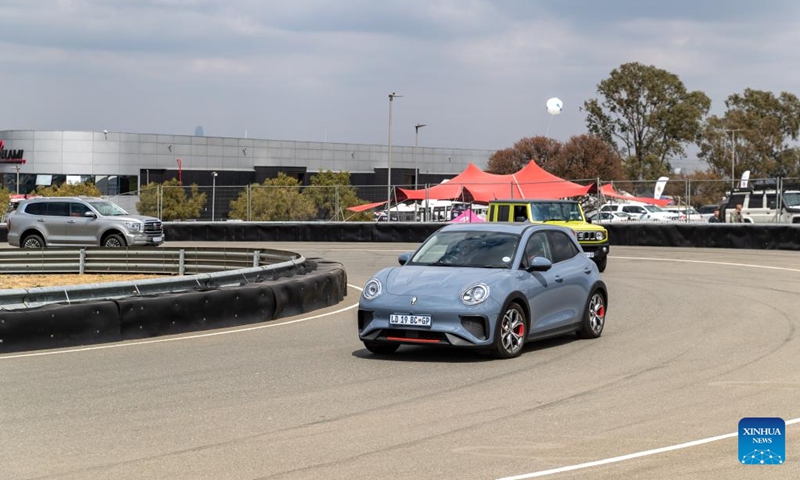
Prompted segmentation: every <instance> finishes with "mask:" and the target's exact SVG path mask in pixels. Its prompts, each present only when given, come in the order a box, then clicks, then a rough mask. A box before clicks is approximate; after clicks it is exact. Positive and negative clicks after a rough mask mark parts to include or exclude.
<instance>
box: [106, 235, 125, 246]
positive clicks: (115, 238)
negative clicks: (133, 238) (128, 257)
mask: <svg viewBox="0 0 800 480" xmlns="http://www.w3.org/2000/svg"><path fill="white" fill-rule="evenodd" d="M103 246H104V247H108V248H122V247H125V246H127V245H126V243H125V240H124V239H123V238H122V237H121V236H119V235H117V234H116V233H112V234H111V235H109V236H107V237H106V238H105V240H103Z"/></svg>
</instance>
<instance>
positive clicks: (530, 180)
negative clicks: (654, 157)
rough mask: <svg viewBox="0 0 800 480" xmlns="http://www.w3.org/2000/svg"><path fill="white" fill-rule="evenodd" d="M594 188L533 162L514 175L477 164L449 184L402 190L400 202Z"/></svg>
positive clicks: (554, 194)
mask: <svg viewBox="0 0 800 480" xmlns="http://www.w3.org/2000/svg"><path fill="white" fill-rule="evenodd" d="M591 188H592V186H591V185H587V186H583V185H578V184H577V183H572V182H569V181H567V180H564V179H561V178H559V177H557V176H555V175H553V174H550V173H548V172H545V171H544V170H543V169H542V168H541V167H539V166H538V165H536V163H535V162H533V161H531V162H530V163H529V164H528V165H526V166H525V167H524V168H523V169H522V170H520V171H519V172H517V173H512V174H510V175H495V174H492V173H486V172H484V171H483V170H481V169H480V168H478V167H476V166H475V165H474V164H472V163H470V164H469V165H468V166H467V168H466V169H465V170H464V171H463V172H461V173H460V174H458V175H456V176H455V177H453V178H452V179H450V180H448V181H447V182H446V183H442V184H439V185H436V186H433V187H430V188H427V189H420V190H413V189H405V188H398V189H397V190H398V195H397V197H398V201H403V200H459V199H460V200H463V201H472V202H477V203H488V202H489V201H491V200H497V199H506V198H565V197H575V196H582V195H585V194H586V193H587V192H588V191H589V190H590V189H591Z"/></svg>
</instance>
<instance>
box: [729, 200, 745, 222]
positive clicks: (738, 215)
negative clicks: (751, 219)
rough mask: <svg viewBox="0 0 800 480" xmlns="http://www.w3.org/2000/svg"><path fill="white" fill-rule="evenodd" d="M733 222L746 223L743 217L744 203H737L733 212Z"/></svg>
mask: <svg viewBox="0 0 800 480" xmlns="http://www.w3.org/2000/svg"><path fill="white" fill-rule="evenodd" d="M731 222H732V223H744V217H742V204H741V203H737V204H736V209H735V210H734V211H733V213H731Z"/></svg>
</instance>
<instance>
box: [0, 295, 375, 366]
mask: <svg viewBox="0 0 800 480" xmlns="http://www.w3.org/2000/svg"><path fill="white" fill-rule="evenodd" d="M347 286H348V287H350V288H354V289H356V290H358V291H359V292H360V291H362V290H363V288H361V287H357V286H355V285H350V284H349V283H348V284H347ZM357 306H358V303H354V304H353V305H350V306H348V307H345V308H340V309H339V310H336V311H333V312H328V313H322V314H319V315H313V316H311V317H306V318H298V319H296V320H289V321H288V322H280V323H275V322H279V320H271V321H270V322H271V323H268V324H266V325H256V326H254V327H245V328H237V329H235V330H225V331H222V332H208V333H198V334H194V335H187V336H183V337H172V338H159V339H156V340H144V341H141V342H130V343H111V344H107V345H97V346H93V347H81V348H70V349H67V350H48V351H44V352H33V353H20V354H16V355H3V356H0V360H10V359H12V358H27V357H45V356H49V355H64V354H66V353H80V352H91V351H93V350H106V349H109V348H126V347H137V346H140V345H152V344H154V343H167V342H182V341H185V340H195V339H198V338H207V337H216V336H219V335H231V334H234V333H244V332H252V331H254V330H263V329H265V328H275V327H282V326H284V325H292V324H295V323H302V322H307V321H309V320H316V319H318V318H322V317H327V316H330V315H336V314H337V313H342V312H346V311H348V310H352V309H354V308H356V307H357Z"/></svg>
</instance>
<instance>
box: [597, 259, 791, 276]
mask: <svg viewBox="0 0 800 480" xmlns="http://www.w3.org/2000/svg"><path fill="white" fill-rule="evenodd" d="M609 258H612V259H615V260H649V261H653V262H684V263H702V264H706V265H722V266H725V267H747V268H761V269H764V270H782V271H784V272H800V269H798V268H786V267H770V266H768V265H753V264H750V263H731V262H713V261H711V260H686V259H682V258H649V257H616V256H611V257H609Z"/></svg>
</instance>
